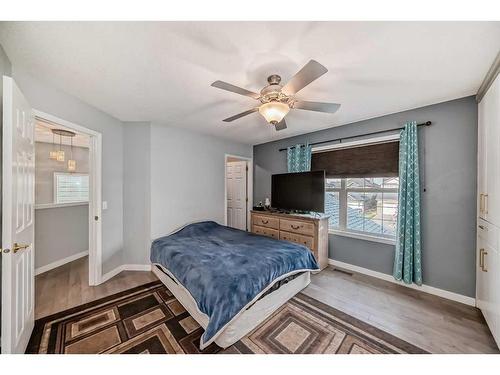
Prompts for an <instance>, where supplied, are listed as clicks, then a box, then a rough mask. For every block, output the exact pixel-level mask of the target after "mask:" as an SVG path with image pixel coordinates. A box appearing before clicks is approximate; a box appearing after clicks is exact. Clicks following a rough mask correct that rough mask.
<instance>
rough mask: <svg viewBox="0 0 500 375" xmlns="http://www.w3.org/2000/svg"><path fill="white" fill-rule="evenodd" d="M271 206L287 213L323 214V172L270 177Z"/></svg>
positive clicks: (284, 174)
mask: <svg viewBox="0 0 500 375" xmlns="http://www.w3.org/2000/svg"><path fill="white" fill-rule="evenodd" d="M271 206H272V207H273V208H276V209H280V210H287V211H306V212H308V211H314V212H325V171H311V172H299V173H283V174H274V175H272V178H271Z"/></svg>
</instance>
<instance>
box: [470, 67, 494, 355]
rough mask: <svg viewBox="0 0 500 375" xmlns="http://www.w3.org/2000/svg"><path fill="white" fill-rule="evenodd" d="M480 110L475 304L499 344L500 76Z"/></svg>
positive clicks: (480, 105) (484, 99)
mask: <svg viewBox="0 0 500 375" xmlns="http://www.w3.org/2000/svg"><path fill="white" fill-rule="evenodd" d="M478 110H479V113H478V115H479V119H478V121H479V122H478V176H477V189H478V197H477V198H478V204H477V207H478V209H477V212H478V228H477V253H476V255H477V259H476V264H477V266H476V304H477V307H478V308H480V309H481V311H482V313H483V315H484V318H485V320H486V322H487V323H488V326H489V328H490V331H491V333H492V334H493V337H494V338H495V340H496V342H497V344H498V345H499V346H500V252H499V249H500V76H497V78H496V80H495V81H494V82H493V84H492V85H491V86H490V88H489V90H488V92H487V93H486V95H485V96H484V97H483V99H482V100H481V102H480V103H479V108H478Z"/></svg>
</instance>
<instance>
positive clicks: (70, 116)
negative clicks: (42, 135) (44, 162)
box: [12, 66, 123, 273]
mask: <svg viewBox="0 0 500 375" xmlns="http://www.w3.org/2000/svg"><path fill="white" fill-rule="evenodd" d="M12 75H13V78H14V79H15V80H16V82H17V85H18V86H19V88H20V89H21V91H22V92H23V93H24V95H25V96H26V98H27V100H28V101H29V103H30V104H31V106H32V107H33V108H35V109H38V110H40V111H43V112H46V113H49V114H51V115H54V116H57V117H60V118H62V119H64V120H67V121H71V122H74V123H75V124H79V125H82V126H84V127H86V128H89V129H93V130H96V131H98V132H100V133H101V134H102V142H103V145H102V150H103V154H102V200H103V201H107V202H108V209H107V210H104V211H103V212H102V261H103V266H102V271H103V273H106V272H109V271H110V270H112V269H114V268H116V267H117V266H120V265H121V264H123V124H122V123H121V121H119V120H117V119H116V118H114V117H112V116H110V115H108V114H106V113H104V112H102V111H100V110H98V109H97V108H94V107H92V106H90V105H89V104H86V103H84V102H82V101H81V100H79V99H77V98H75V97H73V96H71V95H68V94H66V93H64V92H62V91H60V90H58V89H56V88H54V87H52V86H50V85H46V84H44V83H42V82H41V81H39V80H37V79H35V78H34V77H32V76H31V75H30V74H29V73H27V72H25V71H23V70H21V69H19V68H17V67H15V66H14V67H13V68H12Z"/></svg>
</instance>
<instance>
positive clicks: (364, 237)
mask: <svg viewBox="0 0 500 375" xmlns="http://www.w3.org/2000/svg"><path fill="white" fill-rule="evenodd" d="M328 233H329V234H333V235H335V236H342V237H349V238H355V239H358V240H365V241H371V242H378V243H384V244H386V245H396V240H395V239H392V238H385V237H376V236H370V235H368V234H363V233H355V232H348V231H343V230H335V229H329V230H328Z"/></svg>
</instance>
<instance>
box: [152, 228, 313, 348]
mask: <svg viewBox="0 0 500 375" xmlns="http://www.w3.org/2000/svg"><path fill="white" fill-rule="evenodd" d="M151 263H152V264H153V267H152V269H153V272H154V273H155V274H156V275H157V276H158V278H159V279H160V280H161V281H162V282H163V283H164V284H165V285H166V286H167V288H168V289H169V290H170V291H171V292H172V293H173V294H174V296H175V297H176V298H177V300H178V301H179V302H180V303H181V304H182V305H183V306H184V308H185V309H186V310H187V311H188V312H189V313H190V315H191V316H192V317H193V318H194V319H195V320H196V321H197V322H198V323H199V324H200V325H201V326H202V327H203V328H204V330H205V332H204V333H203V335H202V336H201V339H200V349H204V348H206V347H207V346H208V345H210V344H211V343H213V342H215V343H216V344H217V345H219V346H220V347H222V348H227V347H228V346H230V345H232V344H233V343H235V342H236V341H238V340H239V339H241V338H242V337H243V336H245V335H246V334H247V333H249V332H250V331H252V330H253V329H254V328H255V327H256V326H257V325H259V324H260V323H261V322H263V321H264V320H265V319H266V318H268V317H269V316H270V315H271V314H272V313H273V312H274V311H276V310H277V309H278V308H279V307H280V306H282V305H283V304H284V303H285V302H286V301H288V300H289V299H290V298H291V297H293V296H294V295H295V294H296V293H298V292H299V291H300V290H302V289H303V288H305V287H306V286H307V285H308V284H309V282H310V273H311V272H318V271H319V268H318V265H317V263H316V260H315V259H314V256H313V254H312V253H311V251H310V250H309V249H308V248H307V247H305V246H302V245H299V244H296V243H292V242H288V241H280V240H276V239H273V238H268V237H264V236H260V235H256V234H252V233H248V232H245V231H241V230H238V229H233V228H229V227H226V226H222V225H219V224H217V223H215V222H213V221H204V222H199V223H193V224H189V225H187V226H185V227H183V228H181V229H180V230H178V231H176V232H174V233H172V234H170V235H168V236H165V237H161V238H159V239H156V240H155V241H153V243H152V245H151Z"/></svg>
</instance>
